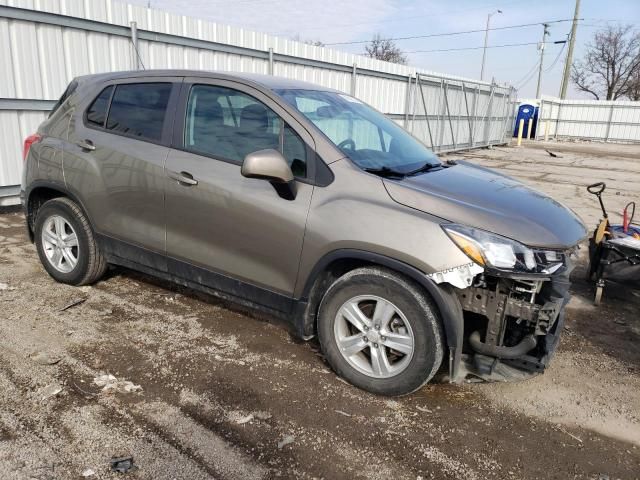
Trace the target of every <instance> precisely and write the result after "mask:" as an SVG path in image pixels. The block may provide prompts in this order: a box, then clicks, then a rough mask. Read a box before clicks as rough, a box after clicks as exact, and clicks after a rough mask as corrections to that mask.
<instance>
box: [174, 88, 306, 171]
mask: <svg viewBox="0 0 640 480" xmlns="http://www.w3.org/2000/svg"><path fill="white" fill-rule="evenodd" d="M184 148H185V149H186V150H189V151H193V152H194V153H198V154H203V155H207V156H211V157H214V158H219V159H222V160H230V161H232V162H234V163H238V164H241V163H242V161H243V160H244V157H245V156H246V155H248V154H249V153H252V152H255V151H257V150H264V149H268V148H272V149H275V150H278V151H279V152H280V153H282V154H283V156H284V157H285V158H286V160H287V162H288V163H289V166H290V167H291V170H292V172H293V174H294V176H297V177H305V176H306V174H307V148H306V145H305V143H304V142H303V140H302V139H301V138H300V136H298V134H297V133H295V131H294V130H293V129H292V128H291V127H290V126H289V125H287V124H286V123H285V122H284V120H283V119H282V118H281V117H280V116H278V115H277V114H276V113H275V112H274V111H273V110H271V109H270V108H269V107H268V106H266V105H265V104H264V103H262V102H260V101H259V100H257V99H256V98H254V97H252V96H250V95H247V94H245V93H243V92H240V91H238V90H233V89H231V88H226V87H217V86H213V85H194V86H193V87H191V91H190V93H189V100H188V103H187V118H186V122H185V130H184Z"/></svg>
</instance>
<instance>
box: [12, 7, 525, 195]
mask: <svg viewBox="0 0 640 480" xmlns="http://www.w3.org/2000/svg"><path fill="white" fill-rule="evenodd" d="M131 22H136V26H137V34H138V35H137V36H138V53H137V54H136V50H135V49H134V48H133V42H132V40H131V35H132V27H131ZM138 63H140V64H141V67H143V68H147V69H151V68H191V69H202V70H227V71H238V72H253V73H264V74H274V75H279V76H284V77H290V78H295V79H299V80H305V81H309V82H313V83H317V84H320V85H323V86H327V87H332V88H335V89H338V90H341V91H344V92H347V93H351V94H353V95H355V96H357V97H358V98H360V99H362V100H363V101H365V102H367V103H369V104H371V105H373V106H374V107H376V108H377V109H379V110H381V111H382V112H384V113H386V114H388V115H389V116H390V117H391V118H392V119H394V120H395V121H396V122H398V123H399V124H401V125H403V126H405V128H407V129H408V130H410V131H412V132H413V133H414V134H415V135H416V136H418V137H419V138H421V139H422V140H423V141H425V143H427V145H430V146H432V148H433V149H434V150H437V151H444V150H452V149H461V148H470V147H473V146H480V145H488V144H495V143H504V142H506V141H508V132H507V130H508V128H507V127H509V128H510V125H511V122H509V121H508V120H509V118H510V116H511V115H512V111H513V108H512V105H511V104H512V103H513V100H514V99H513V98H512V93H513V92H512V89H511V88H510V87H500V86H498V85H495V84H493V85H492V84H489V83H484V82H477V81H471V80H465V79H461V78H457V77H447V76H442V75H438V74H434V73H431V72H426V71H418V72H416V69H415V68H411V67H408V66H403V65H396V64H391V63H387V62H381V61H378V60H374V59H371V58H366V57H362V56H359V55H353V54H349V53H345V52H339V51H336V50H332V49H329V48H323V47H316V46H312V45H307V44H304V43H300V42H296V41H292V40H287V39H284V38H279V37H274V36H271V35H267V34H263V33H256V32H252V31H248V30H245V29H242V28H237V27H231V26H226V25H220V24H215V23H211V22H207V21H204V20H201V19H197V18H191V17H186V16H180V15H173V14H171V13H167V12H163V11H159V10H153V9H147V8H144V7H139V6H134V5H127V4H124V3H119V2H116V1H112V0H0V65H2V68H0V204H1V202H2V200H1V197H2V196H3V195H4V196H6V195H11V194H16V193H17V191H18V187H17V186H18V185H19V183H20V177H21V169H22V158H21V148H22V147H21V145H22V140H23V139H24V138H25V137H26V136H27V135H29V134H30V133H33V132H34V131H35V130H36V128H37V126H38V124H39V123H40V122H41V121H42V120H43V119H44V118H45V116H46V111H47V110H49V109H50V108H51V106H52V105H53V103H54V101H55V100H56V99H57V98H58V97H59V96H60V95H61V93H62V92H63V91H64V89H65V87H66V85H67V84H68V83H69V81H70V80H71V79H72V78H73V77H75V76H78V75H85V74H88V73H100V72H107V71H118V70H131V69H135V68H136V67H137V66H138ZM416 73H418V76H416ZM461 85H465V86H466V88H467V90H466V94H467V97H468V98H467V101H470V102H471V104H470V105H471V110H469V109H466V108H465V107H464V100H465V99H464V98H463V97H464V96H463V95H462V93H461V92H462V90H461ZM471 86H473V89H470V87H471ZM445 96H446V97H447V98H445ZM429 130H431V132H432V133H431V136H429V134H428V131H429ZM434 132H435V136H434Z"/></svg>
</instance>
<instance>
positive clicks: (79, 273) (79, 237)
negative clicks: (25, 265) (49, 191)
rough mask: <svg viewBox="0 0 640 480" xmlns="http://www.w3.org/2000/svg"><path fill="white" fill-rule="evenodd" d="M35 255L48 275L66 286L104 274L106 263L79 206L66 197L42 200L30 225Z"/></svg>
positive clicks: (81, 283) (90, 280)
mask: <svg viewBox="0 0 640 480" xmlns="http://www.w3.org/2000/svg"><path fill="white" fill-rule="evenodd" d="M34 230H35V232H34V234H35V235H34V236H35V243H36V247H37V249H38V256H39V257H40V261H41V262H42V265H43V266H44V268H45V270H46V271H47V273H48V274H49V275H51V277H53V278H54V279H55V280H56V281H58V282H61V283H67V284H69V285H88V284H91V283H94V282H96V281H97V280H99V279H100V277H102V275H104V272H105V271H106V269H107V262H106V259H105V257H104V255H103V254H102V252H101V251H100V248H99V247H98V244H97V242H96V240H95V236H94V234H93V231H92V229H91V225H90V224H89V221H88V220H87V217H86V215H85V214H84V213H83V211H82V209H81V208H80V207H79V206H78V205H77V204H76V203H75V202H73V201H72V200H70V199H69V198H66V197H60V198H54V199H52V200H49V201H47V202H45V203H44V204H43V205H42V206H41V207H40V209H39V210H38V214H37V216H36V222H35V228H34Z"/></svg>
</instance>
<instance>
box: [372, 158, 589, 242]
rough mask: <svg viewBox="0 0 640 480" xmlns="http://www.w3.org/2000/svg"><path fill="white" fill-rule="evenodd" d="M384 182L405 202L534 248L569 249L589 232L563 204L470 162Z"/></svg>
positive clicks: (397, 197) (399, 199) (424, 210)
mask: <svg viewBox="0 0 640 480" xmlns="http://www.w3.org/2000/svg"><path fill="white" fill-rule="evenodd" d="M384 184H385V187H386V188H387V191H388V192H389V195H390V196H391V198H392V199H393V200H395V201H396V202H398V203H400V204H402V205H406V206H408V207H411V208H415V209H417V210H421V211H423V212H426V213H429V214H432V215H435V216H437V217H440V218H443V219H445V220H448V221H450V222H454V223H460V224H463V225H468V226H471V227H476V228H481V229H483V230H487V231H489V232H493V233H497V234H499V235H503V236H505V237H509V238H511V239H513V240H517V241H519V242H521V243H523V244H525V245H529V246H532V247H545V248H555V249H565V248H569V247H572V246H574V245H576V244H577V243H578V242H580V241H581V240H583V239H584V238H585V236H586V235H587V229H586V228H585V226H584V224H583V223H582V221H581V220H580V218H578V216H577V215H576V214H575V213H574V212H573V211H571V210H570V209H568V208H567V207H565V206H564V205H562V204H561V203H559V202H557V201H556V200H553V199H552V198H551V197H548V196H547V195H545V194H543V193H540V192H538V191H536V190H534V189H533V188H530V187H527V186H526V185H524V184H522V183H520V182H518V181H517V180H515V179H513V178H511V177H508V176H506V175H502V174H500V173H498V172H495V171H493V170H490V169H488V168H484V167H479V166H476V165H472V164H470V163H467V162H459V163H458V164H457V165H454V166H450V167H447V168H442V169H439V170H433V171H430V172H426V173H424V174H421V175H417V176H412V177H406V178H404V179H402V180H391V179H384Z"/></svg>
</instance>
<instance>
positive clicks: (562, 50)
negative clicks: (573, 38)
mask: <svg viewBox="0 0 640 480" xmlns="http://www.w3.org/2000/svg"><path fill="white" fill-rule="evenodd" d="M566 45H567V42H564V43H563V44H562V48H561V49H560V51H559V52H558V55H557V56H556V58H555V60H554V61H553V62H552V63H551V65H550V66H549V68H546V69H545V70H544V71H545V73H546V72H550V71H551V70H553V67H555V66H556V63H558V60H560V57H561V56H562V52H564V47H566Z"/></svg>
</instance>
